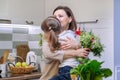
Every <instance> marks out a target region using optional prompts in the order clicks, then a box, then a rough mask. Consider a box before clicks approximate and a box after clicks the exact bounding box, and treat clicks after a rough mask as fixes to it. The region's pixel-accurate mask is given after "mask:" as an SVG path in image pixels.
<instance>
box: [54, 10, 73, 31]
mask: <svg viewBox="0 0 120 80" xmlns="http://www.w3.org/2000/svg"><path fill="white" fill-rule="evenodd" d="M54 16H55V17H57V18H58V19H59V21H60V22H61V26H62V29H63V31H64V30H68V28H69V23H70V22H71V17H68V15H67V14H66V12H65V11H64V10H63V9H59V10H56V11H55V12H54Z"/></svg>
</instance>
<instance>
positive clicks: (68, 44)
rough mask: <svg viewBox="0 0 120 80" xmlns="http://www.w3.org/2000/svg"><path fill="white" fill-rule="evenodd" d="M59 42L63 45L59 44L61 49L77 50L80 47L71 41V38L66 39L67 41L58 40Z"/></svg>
mask: <svg viewBox="0 0 120 80" xmlns="http://www.w3.org/2000/svg"><path fill="white" fill-rule="evenodd" d="M60 40H61V41H64V43H61V49H63V50H66V49H78V48H79V47H80V45H79V43H77V42H76V41H74V40H72V39H71V38H69V37H67V39H60Z"/></svg>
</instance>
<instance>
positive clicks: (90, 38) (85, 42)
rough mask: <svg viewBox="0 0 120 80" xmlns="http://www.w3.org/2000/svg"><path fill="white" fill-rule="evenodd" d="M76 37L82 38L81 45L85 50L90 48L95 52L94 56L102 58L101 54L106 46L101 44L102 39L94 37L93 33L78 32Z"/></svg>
mask: <svg viewBox="0 0 120 80" xmlns="http://www.w3.org/2000/svg"><path fill="white" fill-rule="evenodd" d="M75 33H76V35H78V36H80V37H79V38H80V39H79V40H80V45H81V46H82V47H83V48H89V49H90V51H91V52H93V55H94V56H99V57H100V56H101V52H102V51H104V49H103V47H104V45H103V44H102V43H101V42H100V38H99V37H97V36H96V35H94V33H93V32H92V31H90V32H87V31H82V32H81V31H80V30H79V31H76V32H75Z"/></svg>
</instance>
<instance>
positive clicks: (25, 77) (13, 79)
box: [0, 72, 41, 80]
mask: <svg viewBox="0 0 120 80" xmlns="http://www.w3.org/2000/svg"><path fill="white" fill-rule="evenodd" d="M7 74H9V73H7ZM40 76H41V73H40V72H33V73H30V74H10V77H6V78H0V80H30V79H37V78H38V79H39V78H40Z"/></svg>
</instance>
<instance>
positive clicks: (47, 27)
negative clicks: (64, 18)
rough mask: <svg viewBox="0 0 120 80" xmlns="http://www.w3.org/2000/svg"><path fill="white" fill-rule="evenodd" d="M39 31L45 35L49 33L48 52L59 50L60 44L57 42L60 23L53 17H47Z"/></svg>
mask: <svg viewBox="0 0 120 80" xmlns="http://www.w3.org/2000/svg"><path fill="white" fill-rule="evenodd" d="M41 29H42V30H43V31H44V33H45V34H46V33H49V36H48V38H47V39H48V43H49V47H50V50H51V51H55V50H56V49H59V47H60V43H59V42H58V34H59V33H60V32H61V23H60V21H59V20H58V19H57V18H56V17H54V16H49V17H47V18H46V19H45V20H44V21H43V22H42V24H41ZM47 35H48V34H47Z"/></svg>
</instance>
